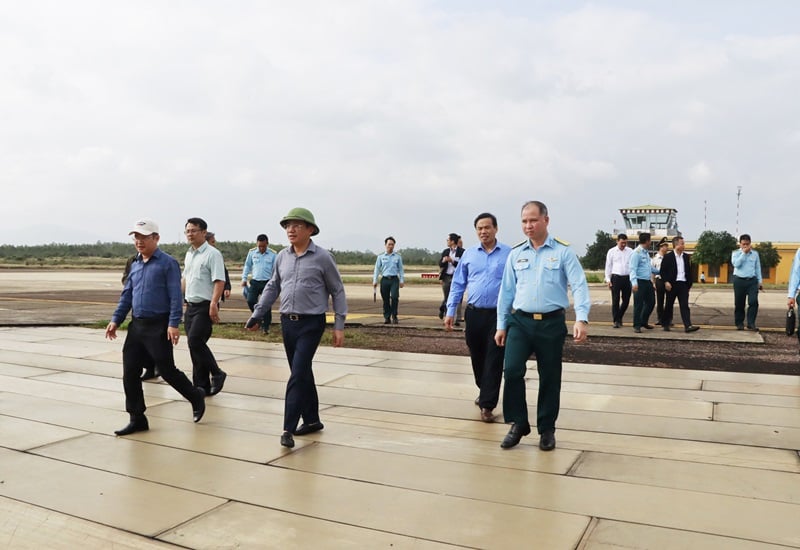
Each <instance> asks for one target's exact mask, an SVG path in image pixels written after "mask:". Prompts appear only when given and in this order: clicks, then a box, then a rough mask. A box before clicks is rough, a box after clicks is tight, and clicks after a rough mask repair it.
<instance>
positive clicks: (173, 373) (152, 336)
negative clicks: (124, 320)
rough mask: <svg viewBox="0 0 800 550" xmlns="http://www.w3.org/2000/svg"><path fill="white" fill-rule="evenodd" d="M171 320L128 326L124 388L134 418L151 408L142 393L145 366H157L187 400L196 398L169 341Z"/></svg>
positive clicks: (125, 347) (123, 378) (195, 391)
mask: <svg viewBox="0 0 800 550" xmlns="http://www.w3.org/2000/svg"><path fill="white" fill-rule="evenodd" d="M168 325H169V321H168V319H167V318H164V319H136V318H134V319H133V320H132V321H131V322H130V324H129V325H128V335H127V336H126V337H125V344H123V346H122V387H123V388H124V389H125V410H126V411H127V412H128V414H130V415H131V419H134V418H136V417H140V416H142V415H144V411H145V410H146V409H147V407H146V406H145V403H144V392H143V391H142V380H141V376H142V365H143V364H146V363H147V362H148V361H152V362H153V363H155V366H156V367H157V368H158V370H159V372H160V373H161V378H163V379H164V380H165V381H166V382H167V384H169V385H170V386H172V387H173V388H175V390H176V391H177V392H178V393H179V394H181V395H182V396H183V397H184V398H185V399H186V400H188V401H189V402H192V401H193V400H194V399H195V398H196V393H197V390H195V388H194V386H192V383H191V382H190V381H189V378H187V377H186V375H185V374H184V373H183V371H180V370H178V369H177V367H175V358H174V356H173V354H172V342H170V341H169V340H167V327H168Z"/></svg>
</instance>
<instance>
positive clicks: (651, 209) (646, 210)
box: [619, 204, 677, 214]
mask: <svg viewBox="0 0 800 550" xmlns="http://www.w3.org/2000/svg"><path fill="white" fill-rule="evenodd" d="M619 211H620V212H621V213H622V214H627V213H643V214H658V213H665V212H677V210H676V209H675V208H669V207H667V206H656V205H654V204H643V205H642V206H629V207H628V208H620V209H619Z"/></svg>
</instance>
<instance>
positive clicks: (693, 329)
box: [686, 325, 700, 332]
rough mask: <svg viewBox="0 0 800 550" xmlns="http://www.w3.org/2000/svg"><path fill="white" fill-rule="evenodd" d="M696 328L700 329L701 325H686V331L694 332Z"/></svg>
mask: <svg viewBox="0 0 800 550" xmlns="http://www.w3.org/2000/svg"><path fill="white" fill-rule="evenodd" d="M696 330H700V327H698V326H696V325H689V326H688V327H686V332H694V331H696Z"/></svg>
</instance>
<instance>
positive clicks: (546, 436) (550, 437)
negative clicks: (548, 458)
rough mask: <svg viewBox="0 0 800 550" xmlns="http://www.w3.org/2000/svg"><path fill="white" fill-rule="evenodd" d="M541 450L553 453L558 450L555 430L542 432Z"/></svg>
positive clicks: (540, 438)
mask: <svg viewBox="0 0 800 550" xmlns="http://www.w3.org/2000/svg"><path fill="white" fill-rule="evenodd" d="M539 448H540V449H541V450H543V451H552V450H553V449H555V448H556V433H555V432H554V431H553V430H547V431H546V432H542V435H540V436H539Z"/></svg>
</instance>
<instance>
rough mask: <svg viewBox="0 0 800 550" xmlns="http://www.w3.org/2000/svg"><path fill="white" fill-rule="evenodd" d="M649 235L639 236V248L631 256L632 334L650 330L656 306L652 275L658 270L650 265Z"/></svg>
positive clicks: (642, 234)
mask: <svg viewBox="0 0 800 550" xmlns="http://www.w3.org/2000/svg"><path fill="white" fill-rule="evenodd" d="M650 240H651V237H650V233H640V234H639V246H637V247H636V250H634V251H633V254H631V260H630V268H631V275H630V277H631V289H632V290H633V332H636V333H641V332H642V329H643V328H646V329H648V330H652V329H653V328H655V327H653V325H651V324H650V322H649V321H650V314H651V313H653V308H654V307H655V305H656V295H655V293H654V292H653V274H654V273H658V270H657V269H656V268H654V267H653V264H652V263H650Z"/></svg>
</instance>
